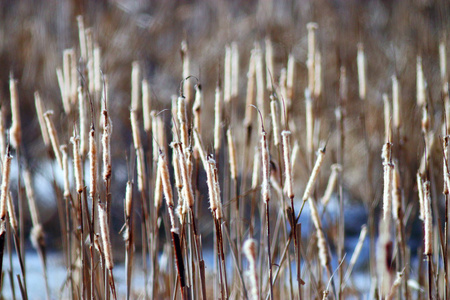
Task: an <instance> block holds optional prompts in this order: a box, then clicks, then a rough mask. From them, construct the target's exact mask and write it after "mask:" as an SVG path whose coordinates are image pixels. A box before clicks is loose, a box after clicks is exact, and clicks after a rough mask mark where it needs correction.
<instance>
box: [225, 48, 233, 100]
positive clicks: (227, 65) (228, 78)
mask: <svg viewBox="0 0 450 300" xmlns="http://www.w3.org/2000/svg"><path fill="white" fill-rule="evenodd" d="M223 69H224V75H223V101H224V102H225V103H229V102H230V99H231V49H230V46H229V45H227V46H225V61H224V64H223Z"/></svg>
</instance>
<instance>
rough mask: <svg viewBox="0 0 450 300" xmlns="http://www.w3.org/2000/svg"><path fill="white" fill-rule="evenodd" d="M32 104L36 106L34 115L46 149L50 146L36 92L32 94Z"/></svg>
mask: <svg viewBox="0 0 450 300" xmlns="http://www.w3.org/2000/svg"><path fill="white" fill-rule="evenodd" d="M34 104H35V106H36V114H37V117H38V121H39V127H40V129H41V134H42V139H43V140H44V144H45V146H46V147H49V146H50V137H49V135H48V131H47V128H46V125H45V119H44V107H43V105H42V100H41V96H39V93H38V92H35V93H34Z"/></svg>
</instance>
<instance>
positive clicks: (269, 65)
mask: <svg viewBox="0 0 450 300" xmlns="http://www.w3.org/2000/svg"><path fill="white" fill-rule="evenodd" d="M265 43H266V57H265V58H266V88H267V90H269V91H270V90H272V85H273V83H272V80H273V79H274V78H273V77H274V74H273V71H274V68H273V46H272V41H271V40H270V38H269V37H266V40H265Z"/></svg>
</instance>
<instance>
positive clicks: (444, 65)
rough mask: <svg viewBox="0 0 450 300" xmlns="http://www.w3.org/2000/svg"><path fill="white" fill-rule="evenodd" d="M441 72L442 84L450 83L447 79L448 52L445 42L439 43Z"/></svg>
mask: <svg viewBox="0 0 450 300" xmlns="http://www.w3.org/2000/svg"><path fill="white" fill-rule="evenodd" d="M439 67H440V68H439V70H440V75H441V81H442V84H443V85H445V83H446V82H447V81H448V79H447V51H446V48H445V42H444V41H443V40H442V41H441V42H440V43H439Z"/></svg>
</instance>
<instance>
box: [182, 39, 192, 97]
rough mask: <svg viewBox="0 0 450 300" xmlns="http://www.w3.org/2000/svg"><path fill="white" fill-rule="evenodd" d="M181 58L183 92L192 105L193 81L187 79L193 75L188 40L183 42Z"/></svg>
mask: <svg viewBox="0 0 450 300" xmlns="http://www.w3.org/2000/svg"><path fill="white" fill-rule="evenodd" d="M181 60H182V62H183V79H184V82H183V93H184V96H185V97H186V102H187V104H188V105H190V103H191V101H192V82H191V81H190V80H187V78H188V77H189V76H190V75H191V60H190V57H189V49H188V43H187V41H182V42H181Z"/></svg>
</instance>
